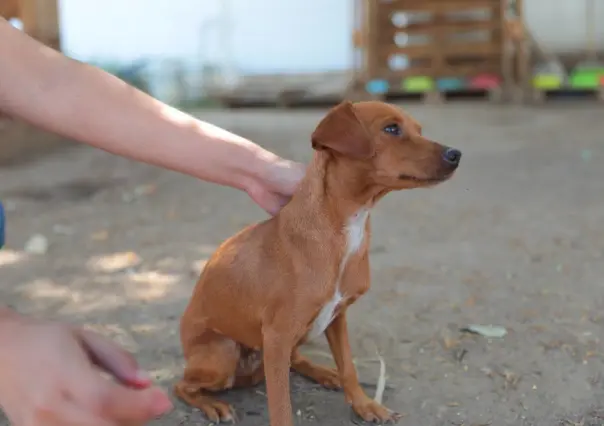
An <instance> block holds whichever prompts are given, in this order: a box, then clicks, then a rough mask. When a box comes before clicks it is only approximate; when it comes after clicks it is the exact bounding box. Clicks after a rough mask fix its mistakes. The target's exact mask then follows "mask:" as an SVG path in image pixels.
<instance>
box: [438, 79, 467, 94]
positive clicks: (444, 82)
mask: <svg viewBox="0 0 604 426" xmlns="http://www.w3.org/2000/svg"><path fill="white" fill-rule="evenodd" d="M466 85H467V82H466V80H465V79H463V78H457V77H443V78H439V79H438V80H436V88H437V89H438V90H439V91H441V92H454V91H457V90H463V89H465V88H466Z"/></svg>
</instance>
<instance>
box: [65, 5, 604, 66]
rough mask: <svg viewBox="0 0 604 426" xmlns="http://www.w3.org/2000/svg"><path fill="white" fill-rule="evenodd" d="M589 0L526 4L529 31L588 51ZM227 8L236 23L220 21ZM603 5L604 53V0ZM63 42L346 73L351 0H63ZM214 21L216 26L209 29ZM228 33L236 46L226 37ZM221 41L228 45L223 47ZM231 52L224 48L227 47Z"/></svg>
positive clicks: (127, 53) (80, 51)
mask: <svg viewBox="0 0 604 426" xmlns="http://www.w3.org/2000/svg"><path fill="white" fill-rule="evenodd" d="M586 1H587V0H525V5H526V6H525V7H526V15H527V21H528V24H529V26H530V28H531V30H532V31H533V33H534V34H535V36H536V37H537V39H538V40H539V41H541V42H542V43H543V44H544V45H545V46H546V47H548V48H553V49H556V50H572V49H581V48H583V47H584V46H585V29H584V28H585V4H586ZM221 2H222V4H224V3H230V5H231V6H230V9H231V11H232V13H231V14H230V15H229V16H230V20H229V21H224V20H220V19H219V20H218V21H216V19H215V18H216V17H219V13H220V10H221V9H220V7H219V4H220V3H221ZM595 2H596V3H597V15H598V18H599V22H598V23H597V26H598V29H597V30H598V45H599V46H600V47H601V48H604V0H595ZM60 4H61V19H62V25H63V42H64V45H65V48H66V50H67V52H68V53H69V54H72V55H73V56H76V57H78V58H82V59H99V58H113V59H118V60H133V59H137V58H140V57H148V56H157V57H162V56H163V57H166V56H171V57H181V58H186V59H188V60H191V61H205V60H207V59H219V58H221V57H222V58H223V59H228V58H224V56H225V51H226V52H227V53H226V55H229V52H231V53H230V57H231V58H232V61H233V62H234V64H235V65H236V66H237V67H238V68H239V69H241V70H243V71H246V72H261V73H270V72H278V71H281V72H303V71H309V72H313V71H325V70H336V69H345V68H347V67H348V66H349V64H350V57H351V52H350V50H351V48H350V40H351V26H352V0H60ZM213 20H214V22H215V24H217V25H212V24H211V22H212V21H213ZM219 28H222V30H224V29H225V28H226V32H227V33H230V43H229V44H227V43H226V42H225V41H224V40H225V39H227V41H228V38H227V37H225V35H224V33H220V32H219V31H220V29H219ZM221 40H223V42H221ZM227 47H228V48H229V49H225V48H227Z"/></svg>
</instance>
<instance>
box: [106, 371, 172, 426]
mask: <svg viewBox="0 0 604 426" xmlns="http://www.w3.org/2000/svg"><path fill="white" fill-rule="evenodd" d="M102 399H103V402H102V406H101V410H102V413H101V414H102V416H103V417H104V418H107V419H112V420H115V421H119V422H128V423H130V422H133V423H144V422H147V421H150V420H152V419H154V418H156V417H159V416H161V415H163V414H166V413H167V412H168V411H170V410H171V409H172V403H171V402H170V399H169V398H168V396H167V395H166V394H165V393H164V392H163V391H162V390H161V389H159V388H156V387H153V388H147V389H142V390H136V389H129V388H127V387H124V386H121V385H119V384H117V383H113V382H110V381H106V382H105V387H104V390H103V395H102Z"/></svg>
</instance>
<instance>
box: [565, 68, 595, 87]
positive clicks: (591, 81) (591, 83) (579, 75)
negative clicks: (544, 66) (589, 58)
mask: <svg viewBox="0 0 604 426" xmlns="http://www.w3.org/2000/svg"><path fill="white" fill-rule="evenodd" d="M569 83H570V86H571V87H572V88H575V89H596V88H598V87H599V86H600V73H599V72H597V70H594V71H592V70H582V71H575V72H573V73H572V74H571V76H570V78H569Z"/></svg>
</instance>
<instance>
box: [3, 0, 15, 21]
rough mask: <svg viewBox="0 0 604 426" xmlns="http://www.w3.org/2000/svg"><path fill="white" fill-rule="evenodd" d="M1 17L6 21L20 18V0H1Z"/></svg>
mask: <svg viewBox="0 0 604 426" xmlns="http://www.w3.org/2000/svg"><path fill="white" fill-rule="evenodd" d="M0 16H1V17H3V18H4V19H12V18H18V17H19V1H18V0H1V1H0Z"/></svg>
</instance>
